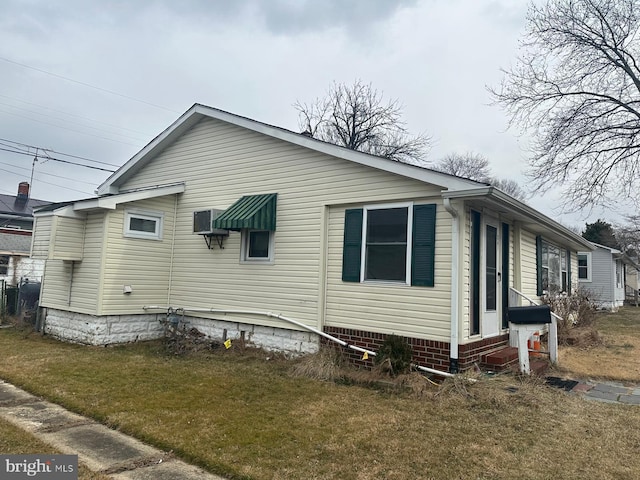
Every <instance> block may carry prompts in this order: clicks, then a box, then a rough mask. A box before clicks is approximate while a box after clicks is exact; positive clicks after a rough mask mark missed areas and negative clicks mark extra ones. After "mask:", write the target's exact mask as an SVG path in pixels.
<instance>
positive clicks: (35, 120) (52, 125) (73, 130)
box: [0, 57, 140, 148]
mask: <svg viewBox="0 0 640 480" xmlns="http://www.w3.org/2000/svg"><path fill="white" fill-rule="evenodd" d="M0 59H1V57H0ZM0 112H4V113H6V114H7V115H13V116H16V117H20V118H26V119H27V120H31V121H32V122H38V123H42V124H44V125H49V126H51V127H57V128H62V129H64V130H69V131H70V132H75V133H80V134H82V135H88V136H90V137H96V138H101V139H103V140H108V141H110V142H116V143H122V144H123V145H131V146H132V147H138V148H139V147H140V145H136V144H133V143H129V142H123V141H120V140H115V139H113V138H109V137H103V136H101V135H96V134H94V133H89V132H83V131H82V130H76V129H74V128H69V127H63V126H62V125H56V124H55V123H50V122H45V121H43V120H38V119H36V118H31V117H27V116H25V115H20V114H19V113H14V112H7V111H6V110H0Z"/></svg>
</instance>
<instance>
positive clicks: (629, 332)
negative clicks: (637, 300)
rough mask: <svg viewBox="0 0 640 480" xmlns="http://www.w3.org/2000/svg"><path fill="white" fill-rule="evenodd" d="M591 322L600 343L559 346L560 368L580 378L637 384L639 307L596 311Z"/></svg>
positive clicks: (639, 367)
mask: <svg viewBox="0 0 640 480" xmlns="http://www.w3.org/2000/svg"><path fill="white" fill-rule="evenodd" d="M595 326H596V329H597V330H598V332H599V333H600V335H601V337H602V340H603V344H602V345H600V346H595V347H591V348H581V347H563V348H561V349H560V352H559V364H560V368H561V370H562V371H566V372H567V373H568V374H572V375H574V376H577V377H580V378H583V379H587V378H591V379H606V380H617V381H621V382H625V383H630V384H634V385H640V308H638V307H625V308H622V309H620V311H618V312H616V313H608V312H601V313H598V318H597V320H596V325H595Z"/></svg>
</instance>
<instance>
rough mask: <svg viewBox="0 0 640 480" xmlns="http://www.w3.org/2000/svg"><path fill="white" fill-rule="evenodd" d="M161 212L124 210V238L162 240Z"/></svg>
mask: <svg viewBox="0 0 640 480" xmlns="http://www.w3.org/2000/svg"><path fill="white" fill-rule="evenodd" d="M163 217H164V215H163V214H162V213H161V212H150V211H141V210H126V211H125V215H124V236H125V237H132V238H146V239H149V240H162V220H163Z"/></svg>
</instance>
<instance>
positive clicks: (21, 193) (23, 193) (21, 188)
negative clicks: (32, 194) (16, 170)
mask: <svg viewBox="0 0 640 480" xmlns="http://www.w3.org/2000/svg"><path fill="white" fill-rule="evenodd" d="M18 198H25V199H26V198H29V182H20V183H19V184H18Z"/></svg>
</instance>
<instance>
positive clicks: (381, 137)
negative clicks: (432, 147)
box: [294, 81, 430, 163]
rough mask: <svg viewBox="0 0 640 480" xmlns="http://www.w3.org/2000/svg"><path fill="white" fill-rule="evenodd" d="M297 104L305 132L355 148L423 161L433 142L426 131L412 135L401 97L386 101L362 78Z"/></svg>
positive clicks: (391, 157) (392, 157)
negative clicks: (406, 121) (309, 100)
mask: <svg viewBox="0 0 640 480" xmlns="http://www.w3.org/2000/svg"><path fill="white" fill-rule="evenodd" d="M294 107H295V108H296V110H298V112H299V124H300V128H301V129H302V131H303V132H304V133H306V134H308V135H311V136H312V137H314V138H317V139H319V140H323V141H325V142H329V143H333V144H336V145H340V146H343V147H346V148H349V149H351V150H357V151H360V152H365V153H371V154H373V155H378V156H381V157H386V158H389V159H391V160H396V161H401V162H407V163H421V161H422V159H423V158H424V157H425V156H426V151H427V149H428V147H429V144H430V138H429V137H428V136H426V135H424V134H422V135H417V136H411V135H409V133H408V131H407V129H406V128H405V124H404V122H403V121H402V120H401V116H402V107H401V105H400V104H399V103H398V100H391V101H389V102H387V103H385V102H384V101H383V99H382V95H381V94H379V93H378V91H377V90H375V89H373V88H372V87H371V84H364V83H362V82H361V81H356V82H355V83H354V84H353V85H345V84H342V83H334V84H333V86H332V88H331V89H330V90H329V92H328V94H327V95H326V96H325V97H324V98H318V99H316V101H315V102H313V103H311V104H306V103H301V102H300V101H297V102H296V103H295V104H294Z"/></svg>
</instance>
